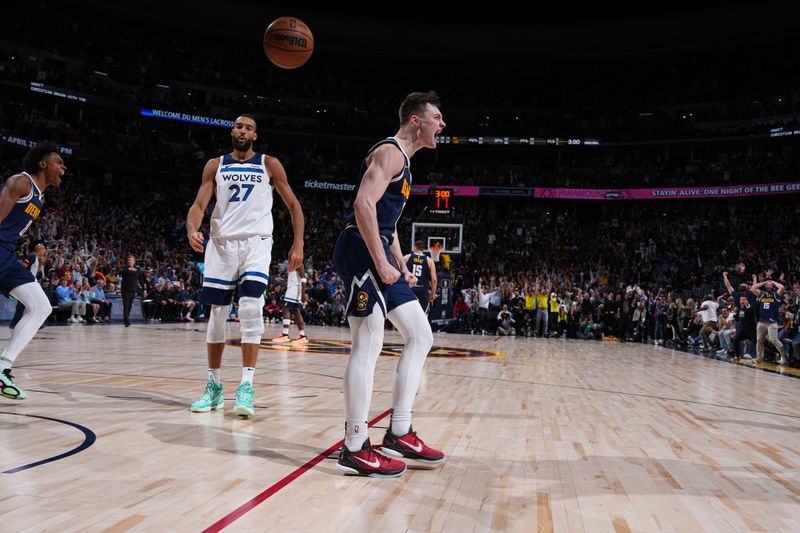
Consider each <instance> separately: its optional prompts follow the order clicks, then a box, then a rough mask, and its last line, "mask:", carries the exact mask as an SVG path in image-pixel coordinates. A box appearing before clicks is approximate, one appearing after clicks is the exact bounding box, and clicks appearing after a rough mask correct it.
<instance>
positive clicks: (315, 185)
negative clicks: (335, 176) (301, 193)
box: [303, 180, 356, 192]
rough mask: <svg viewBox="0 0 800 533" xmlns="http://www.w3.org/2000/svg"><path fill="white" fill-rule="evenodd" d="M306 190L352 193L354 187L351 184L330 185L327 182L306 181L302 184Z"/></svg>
mask: <svg viewBox="0 0 800 533" xmlns="http://www.w3.org/2000/svg"><path fill="white" fill-rule="evenodd" d="M303 186H304V187H305V188H306V189H323V190H326V191H344V192H353V191H354V190H356V186H355V185H353V184H352V183H331V182H329V181H317V180H306V181H305V182H303Z"/></svg>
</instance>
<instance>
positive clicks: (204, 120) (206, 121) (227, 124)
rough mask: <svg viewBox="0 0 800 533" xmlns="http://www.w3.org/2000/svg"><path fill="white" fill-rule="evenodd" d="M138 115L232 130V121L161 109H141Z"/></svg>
mask: <svg viewBox="0 0 800 533" xmlns="http://www.w3.org/2000/svg"><path fill="white" fill-rule="evenodd" d="M139 114H141V115H142V116H145V117H153V118H164V119H167V120H177V121H179V122H191V123H192V124H203V125H205V126H217V127H220V128H233V121H232V120H225V119H224V118H214V117H205V116H203V115H190V114H188V113H179V112H177V111H164V110H163V109H142V110H141V111H140V112H139Z"/></svg>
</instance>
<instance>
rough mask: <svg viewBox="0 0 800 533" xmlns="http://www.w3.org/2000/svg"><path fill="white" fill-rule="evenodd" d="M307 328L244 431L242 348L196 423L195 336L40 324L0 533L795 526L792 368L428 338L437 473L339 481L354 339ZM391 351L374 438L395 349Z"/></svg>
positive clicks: (7, 455) (540, 343) (419, 415)
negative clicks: (222, 401) (236, 402)
mask: <svg viewBox="0 0 800 533" xmlns="http://www.w3.org/2000/svg"><path fill="white" fill-rule="evenodd" d="M278 328H279V326H270V327H269V328H268V330H267V333H266V334H265V335H264V338H265V339H269V338H271V337H273V336H275V335H277V333H278V331H279V329H278ZM308 329H309V337H310V338H311V339H312V343H311V344H310V345H308V346H304V347H299V348H292V349H287V348H286V347H284V346H277V347H276V346H271V345H270V344H269V343H268V342H265V343H264V344H265V346H264V348H263V349H262V351H261V355H260V359H259V365H258V370H257V371H256V377H255V390H256V416H255V418H253V419H251V420H241V419H239V418H237V417H234V416H233V415H232V414H231V413H230V410H231V408H232V407H233V402H232V397H233V394H234V392H235V389H236V386H237V385H238V383H239V380H240V377H241V355H240V351H239V349H238V347H236V346H231V347H228V348H227V349H226V355H225V359H224V361H223V370H222V376H223V382H224V385H225V388H226V397H227V398H228V399H229V400H228V401H227V402H226V408H227V410H226V411H218V412H211V413H202V414H201V413H191V412H189V410H188V406H189V404H190V403H191V402H192V401H193V400H195V399H196V398H197V397H198V396H199V394H200V393H201V392H202V390H203V387H204V385H205V380H206V362H205V346H204V342H205V325H204V324H200V325H182V324H176V325H134V326H132V327H130V328H123V327H122V326H117V325H112V326H103V325H97V326H71V327H48V328H45V329H43V330H42V331H41V332H40V333H39V336H38V337H37V338H36V339H35V340H34V341H33V343H32V344H31V345H30V347H29V349H28V351H27V352H26V353H24V354H23V355H22V356H21V357H20V359H19V360H18V364H17V365H16V366H15V375H16V378H17V381H18V383H20V385H21V386H22V387H24V388H25V389H26V390H27V391H28V392H29V394H30V397H29V398H28V399H27V400H25V401H22V402H13V401H11V400H5V399H2V398H0V472H2V473H0V476H2V477H0V479H2V481H3V487H4V490H3V491H2V493H0V531H14V532H17V533H20V532H23V531H26V532H27V531H31V532H32V531H36V532H39V531H53V532H67V531H198V532H199V531H204V530H206V531H220V530H223V529H224V530H225V531H290V532H296V531H347V532H352V531H380V532H382V533H388V532H396V531H397V532H400V531H453V532H465V531H520V532H530V531H585V532H592V533H594V532H600V531H618V532H623V531H680V532H686V531H769V532H776V531H797V530H798V529H799V528H800V505H798V504H800V471H799V470H798V465H800V452H799V451H798V446H797V442H798V436H800V408H798V397H800V380H797V379H794V378H793V377H791V376H785V375H776V374H774V373H770V372H763V371H760V370H758V369H753V368H746V367H743V366H740V365H735V364H729V363H725V362H720V361H715V360H710V359H704V358H701V357H697V356H693V355H690V354H686V353H681V352H674V351H671V350H667V349H664V348H660V347H656V346H650V345H640V344H636V345H632V344H618V343H600V342H590V341H565V340H539V339H536V340H534V339H515V338H503V337H499V338H496V337H471V336H463V335H445V334H442V335H438V334H437V335H436V337H435V341H434V345H435V350H434V353H433V354H432V355H431V356H430V357H429V359H428V362H427V363H426V370H425V374H424V376H423V382H422V386H421V389H420V393H419V395H418V398H417V403H416V405H415V413H414V429H415V430H417V431H419V433H420V436H421V437H422V438H423V439H424V440H425V441H426V442H428V443H429V444H431V445H432V446H434V447H436V448H439V449H442V450H443V451H444V452H445V453H446V454H447V456H448V460H447V462H446V463H445V464H444V465H443V466H440V467H438V468H434V469H428V468H419V469H409V470H408V471H407V472H406V474H405V475H404V476H402V477H401V478H398V479H370V478H359V477H346V476H344V475H342V473H341V472H339V471H338V470H337V469H336V468H335V465H334V463H335V457H336V451H335V450H336V448H337V446H338V443H339V441H340V440H341V439H342V437H343V433H344V431H343V424H344V422H343V418H344V405H343V400H342V392H341V386H342V376H343V374H344V367H345V365H346V362H347V356H346V353H347V347H348V338H349V331H348V330H347V329H346V328H342V329H339V328H320V327H311V328H308ZM0 333H2V332H0ZM228 333H229V335H230V337H231V338H238V328H235V327H233V326H232V325H231V326H230V327H229V331H228ZM2 337H4V338H7V337H8V334H7V333H4V334H2ZM386 340H387V350H386V353H385V356H383V357H381V358H380V360H379V362H378V368H377V370H376V374H375V377H376V379H375V394H374V396H373V403H372V409H371V417H372V420H374V428H373V429H372V430H371V433H370V435H371V439H372V442H373V443H378V442H380V440H381V439H382V436H383V433H384V431H385V428H386V426H387V424H388V421H389V412H388V409H389V408H390V407H391V383H392V372H393V369H394V365H395V363H396V357H394V356H393V354H394V353H396V352H395V350H396V349H397V347H398V346H399V345H398V344H397V343H399V342H400V338H399V336H397V335H395V334H392V333H387V338H386ZM392 343H395V345H392ZM59 456H60V457H59Z"/></svg>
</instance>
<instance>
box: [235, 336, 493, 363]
mask: <svg viewBox="0 0 800 533" xmlns="http://www.w3.org/2000/svg"><path fill="white" fill-rule="evenodd" d="M226 344H227V345H228V346H240V345H241V341H240V340H239V339H228V341H226ZM350 347H351V344H350V341H334V340H328V339H315V340H310V341H309V342H308V344H299V345H294V344H291V343H288V342H271V341H267V340H263V341H261V349H262V350H275V351H281V352H298V353H302V354H321V355H322V354H324V355H331V354H333V355H349V354H350ZM402 352H403V344H402V343H399V342H385V343H383V349H382V350H381V355H383V356H387V357H399V356H400V354H401V353H402ZM428 357H452V358H457V359H458V358H460V359H467V358H473V357H479V358H498V357H505V354H504V353H501V352H491V351H487V350H473V349H471V348H456V347H452V346H434V347H433V348H431V351H430V353H429V354H428Z"/></svg>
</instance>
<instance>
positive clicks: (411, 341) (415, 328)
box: [389, 302, 433, 437]
mask: <svg viewBox="0 0 800 533" xmlns="http://www.w3.org/2000/svg"><path fill="white" fill-rule="evenodd" d="M415 303H417V302H408V303H405V304H403V305H401V306H399V307H397V308H395V309H392V310H391V311H390V312H389V320H390V321H391V323H392V324H394V326H395V327H396V328H397V331H398V332H400V335H402V336H403V341H404V342H405V347H404V348H403V353H402V354H401V355H400V361H398V363H397V367H396V368H395V371H394V387H393V391H392V393H393V403H394V405H393V411H392V433H394V434H395V435H397V436H398V437H400V436H403V435H405V434H406V433H408V432H409V431H411V407H412V406H413V405H414V398H415V396H416V395H417V390H418V389H419V382H420V379H421V378H422V367H423V365H424V364H425V358H426V357H428V352H430V350H431V346H432V345H433V333H431V327H430V324H429V323H428V319H427V317H426V316H425V313H424V312H423V311H422V307H420V306H419V305H412V304H415Z"/></svg>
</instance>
